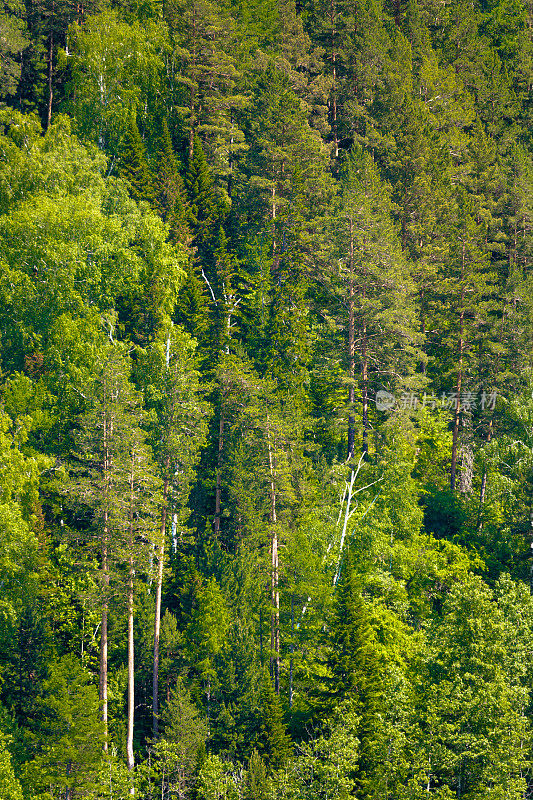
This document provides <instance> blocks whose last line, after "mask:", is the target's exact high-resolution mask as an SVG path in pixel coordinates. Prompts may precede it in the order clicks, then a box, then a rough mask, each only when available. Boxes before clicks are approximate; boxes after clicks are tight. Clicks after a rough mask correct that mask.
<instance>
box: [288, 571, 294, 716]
mask: <svg viewBox="0 0 533 800" xmlns="http://www.w3.org/2000/svg"><path fill="white" fill-rule="evenodd" d="M294 578H295V580H296V570H295V571H294ZM293 671H294V592H291V663H290V667H289V708H292V694H293V687H292V682H293Z"/></svg>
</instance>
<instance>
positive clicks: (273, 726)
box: [257, 674, 292, 770]
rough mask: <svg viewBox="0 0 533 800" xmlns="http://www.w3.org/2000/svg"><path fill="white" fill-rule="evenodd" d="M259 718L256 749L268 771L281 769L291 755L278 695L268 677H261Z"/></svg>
mask: <svg viewBox="0 0 533 800" xmlns="http://www.w3.org/2000/svg"><path fill="white" fill-rule="evenodd" d="M259 713H260V717H261V724H260V733H259V738H258V740H257V748H258V751H259V753H260V754H261V755H262V756H263V758H264V759H265V761H266V763H267V764H268V766H269V767H270V769H273V770H274V769H278V768H279V767H283V766H284V765H285V764H286V763H287V761H288V759H289V758H290V757H291V755H292V747H291V741H290V738H289V736H288V735H287V732H286V728H285V724H284V722H283V712H282V709H281V704H280V700H279V697H278V695H277V694H276V692H275V691H274V688H273V686H272V682H271V681H270V679H269V677H268V675H266V674H264V675H263V681H262V684H261V697H260V705H259Z"/></svg>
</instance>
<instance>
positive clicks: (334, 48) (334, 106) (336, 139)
mask: <svg viewBox="0 0 533 800" xmlns="http://www.w3.org/2000/svg"><path fill="white" fill-rule="evenodd" d="M330 21H331V61H332V67H333V86H332V93H333V96H332V117H333V119H332V126H331V127H332V129H333V138H334V142H335V158H338V157H339V137H338V130H337V42H336V36H337V27H336V26H337V6H336V2H335V0H331V7H330Z"/></svg>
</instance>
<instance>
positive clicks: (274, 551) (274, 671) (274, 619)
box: [267, 416, 280, 694]
mask: <svg viewBox="0 0 533 800" xmlns="http://www.w3.org/2000/svg"><path fill="white" fill-rule="evenodd" d="M267 424H268V416H267ZM268 465H269V470H270V522H271V526H272V528H271V547H270V555H271V565H270V566H271V573H270V601H271V607H272V611H271V617H270V651H271V656H270V671H271V675H272V677H273V679H274V689H275V691H276V694H279V672H280V657H279V653H280V634H279V552H278V545H279V542H278V524H277V523H278V519H277V512H276V480H275V464H274V459H273V456H272V445H271V442H270V431H268Z"/></svg>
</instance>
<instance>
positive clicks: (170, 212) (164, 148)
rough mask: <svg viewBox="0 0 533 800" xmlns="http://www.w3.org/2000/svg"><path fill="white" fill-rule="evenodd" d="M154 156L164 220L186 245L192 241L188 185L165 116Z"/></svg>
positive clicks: (175, 235) (172, 233) (157, 186)
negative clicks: (187, 197)
mask: <svg viewBox="0 0 533 800" xmlns="http://www.w3.org/2000/svg"><path fill="white" fill-rule="evenodd" d="M154 155H155V160H156V169H155V173H156V174H155V178H154V183H155V187H156V189H157V194H158V206H159V209H160V211H161V213H162V215H163V219H164V220H165V222H168V223H169V225H170V231H171V235H172V237H173V238H174V239H175V240H176V241H179V242H182V243H183V244H189V235H190V234H189V229H188V225H187V210H186V199H185V187H184V184H183V180H182V177H181V174H180V169H179V164H178V160H177V158H176V154H175V152H174V148H173V145H172V139H171V137H170V131H169V129H168V123H167V119H166V117H163V118H162V119H161V122H160V132H159V136H158V138H157V145H156V150H155V154H154Z"/></svg>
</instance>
